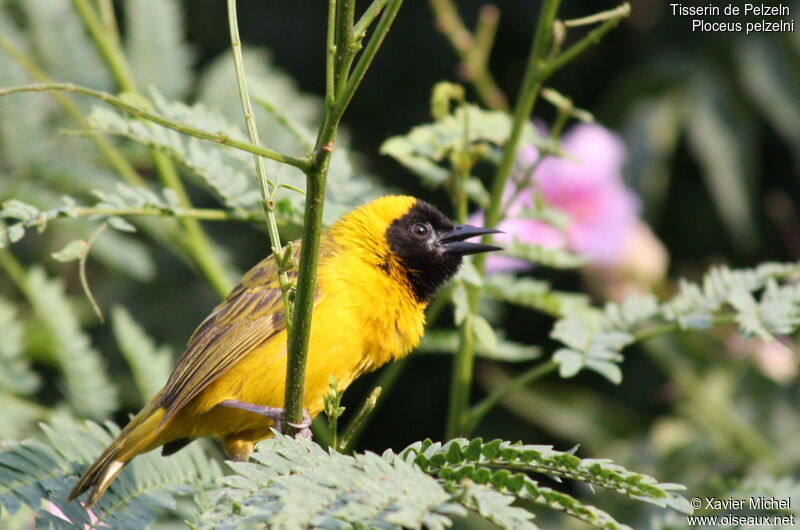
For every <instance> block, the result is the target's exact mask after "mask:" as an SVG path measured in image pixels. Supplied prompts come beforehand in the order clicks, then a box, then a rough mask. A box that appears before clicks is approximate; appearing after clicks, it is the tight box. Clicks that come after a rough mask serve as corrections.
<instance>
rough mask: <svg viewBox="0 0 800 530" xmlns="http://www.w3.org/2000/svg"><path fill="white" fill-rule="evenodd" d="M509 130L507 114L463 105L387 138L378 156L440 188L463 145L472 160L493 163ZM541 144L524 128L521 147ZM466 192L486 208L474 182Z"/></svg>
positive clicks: (479, 187) (483, 192)
mask: <svg viewBox="0 0 800 530" xmlns="http://www.w3.org/2000/svg"><path fill="white" fill-rule="evenodd" d="M510 130H511V118H510V117H509V116H508V114H506V113H504V112H497V111H487V110H483V109H481V108H479V107H477V106H475V105H469V104H466V105H461V106H459V107H458V108H457V109H456V110H455V112H453V113H452V114H448V115H447V116H445V117H443V118H442V119H440V120H437V121H435V122H433V123H430V124H426V125H420V126H417V127H414V128H413V129H411V131H409V132H408V133H407V134H405V135H402V136H393V137H391V138H389V139H388V140H386V141H385V142H383V144H382V145H381V148H380V152H381V153H382V154H385V155H389V156H391V157H392V158H394V159H395V160H397V161H398V162H399V163H401V164H403V165H404V166H405V167H406V168H408V169H409V170H410V171H411V172H413V173H416V174H417V175H418V176H419V177H420V178H421V179H422V181H423V182H425V183H426V184H428V185H430V186H441V185H442V184H443V183H444V182H445V181H446V180H447V179H448V178H449V176H450V173H451V170H450V168H449V167H448V164H449V162H450V156H451V155H452V154H453V153H454V152H458V151H461V150H463V149H464V147H465V145H466V146H467V148H469V149H470V151H471V152H472V153H473V154H474V155H475V156H477V157H479V158H482V159H487V160H490V161H492V162H496V161H497V160H499V157H498V153H499V148H500V146H502V145H503V144H504V143H505V141H506V139H507V138H508V135H509V132H510ZM541 142H542V141H541V140H540V138H539V136H538V134H537V133H536V131H535V129H534V127H533V125H531V124H526V126H525V128H524V129H523V135H522V140H521V144H522V145H527V144H540V143H541ZM467 192H468V193H469V194H470V196H471V197H472V198H473V200H475V201H476V202H477V203H478V204H481V205H485V204H486V202H487V200H486V199H487V193H486V190H485V189H484V188H483V186H482V185H481V184H480V181H479V180H478V179H477V178H474V177H473V178H470V179H469V182H468V185H467Z"/></svg>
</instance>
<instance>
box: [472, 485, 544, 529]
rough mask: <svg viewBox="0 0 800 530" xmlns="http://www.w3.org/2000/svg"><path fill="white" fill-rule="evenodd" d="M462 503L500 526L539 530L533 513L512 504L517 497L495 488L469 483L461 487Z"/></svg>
mask: <svg viewBox="0 0 800 530" xmlns="http://www.w3.org/2000/svg"><path fill="white" fill-rule="evenodd" d="M459 500H460V501H461V503H463V504H464V506H466V507H467V508H469V509H470V510H474V511H476V512H478V514H480V515H481V516H483V517H485V518H486V520H487V521H491V522H492V523H494V524H496V525H497V526H499V527H500V528H506V529H508V530H515V529H519V530H537V529H538V528H539V527H538V526H536V525H535V524H533V517H534V516H533V514H532V513H531V512H529V511H528V510H525V509H523V508H517V507H516V506H511V504H512V503H513V502H514V501H516V500H517V499H516V497H514V496H513V495H508V494H504V493H500V492H499V491H497V490H496V489H494V488H491V487H489V486H484V485H482V484H475V483H474V482H471V481H470V482H469V483H467V484H466V485H465V486H464V487H463V488H462V489H461V496H460V498H459Z"/></svg>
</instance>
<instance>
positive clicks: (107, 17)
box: [98, 0, 119, 43]
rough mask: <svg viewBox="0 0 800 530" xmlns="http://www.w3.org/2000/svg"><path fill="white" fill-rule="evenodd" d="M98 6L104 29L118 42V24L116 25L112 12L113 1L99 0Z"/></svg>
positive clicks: (115, 17) (115, 18) (114, 15)
mask: <svg viewBox="0 0 800 530" xmlns="http://www.w3.org/2000/svg"><path fill="white" fill-rule="evenodd" d="M98 8H99V11H100V20H102V21H103V25H104V26H105V27H106V31H107V32H108V33H109V35H111V36H112V38H113V39H114V40H115V41H116V42H117V43H119V26H118V25H117V16H116V14H114V1H113V0H99V3H98Z"/></svg>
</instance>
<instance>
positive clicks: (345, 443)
mask: <svg viewBox="0 0 800 530" xmlns="http://www.w3.org/2000/svg"><path fill="white" fill-rule="evenodd" d="M392 367H394V366H392ZM382 392H383V387H382V386H381V385H376V386H375V387H374V388H373V389H372V391H371V392H370V393H369V395H368V396H367V398H366V399H365V400H364V402H363V403H362V404H361V407H360V408H359V409H358V412H357V413H356V415H355V416H354V417H353V419H352V420H351V421H350V423H349V424H348V426H347V428H346V429H345V431H344V433H343V434H342V440H341V442H340V443H339V444H338V445H337V446H336V448H337V450H338V451H339V452H341V453H349V452H351V451H352V450H353V445H354V443H355V439H354V438H353V436H354V435H356V434H360V433H361V429H362V427H361V426H362V425H366V421H367V419H368V418H369V417H370V416H371V414H372V411H373V410H374V409H375V407H377V406H378V399H380V397H381V393H382Z"/></svg>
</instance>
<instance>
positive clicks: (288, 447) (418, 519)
mask: <svg viewBox="0 0 800 530" xmlns="http://www.w3.org/2000/svg"><path fill="white" fill-rule="evenodd" d="M253 459H254V460H255V462H254V463H231V464H230V465H231V467H233V469H234V471H236V473H237V474H236V475H234V476H232V477H228V478H226V479H224V480H223V483H224V486H223V487H222V488H220V489H219V490H217V491H216V492H213V493H212V495H211V502H212V503H213V506H212V507H211V509H210V510H208V511H206V512H205V513H203V514H202V515H201V516H200V517H199V519H198V521H197V523H196V524H198V526H200V527H201V528H217V529H225V528H240V527H241V525H242V524H246V525H248V526H250V527H268V528H308V527H326V528H349V527H357V528H419V527H423V526H424V527H426V528H443V527H446V526H449V525H450V519H449V518H448V517H447V515H448V514H452V513H463V510H459V509H458V508H457V507H456V506H454V505H453V504H451V503H449V499H450V496H449V495H448V494H447V492H446V491H445V490H444V489H443V488H442V486H440V485H439V484H438V483H437V481H436V480H435V479H433V478H431V477H430V476H428V475H426V474H424V473H422V472H421V471H420V470H419V469H417V468H416V467H415V466H413V465H412V464H411V463H409V462H406V461H404V460H401V459H397V458H393V455H392V454H391V453H390V452H389V453H387V454H385V455H384V456H383V457H380V456H378V455H375V454H372V453H366V454H360V455H355V456H346V455H342V454H340V453H337V452H335V451H330V452H325V451H324V450H323V449H322V448H321V447H319V446H318V445H316V444H314V443H313V442H310V441H306V440H294V439H292V438H289V437H286V436H282V435H276V436H275V438H273V439H271V440H267V441H265V442H263V443H262V444H260V446H259V448H258V451H257V452H256V453H254V454H253Z"/></svg>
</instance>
